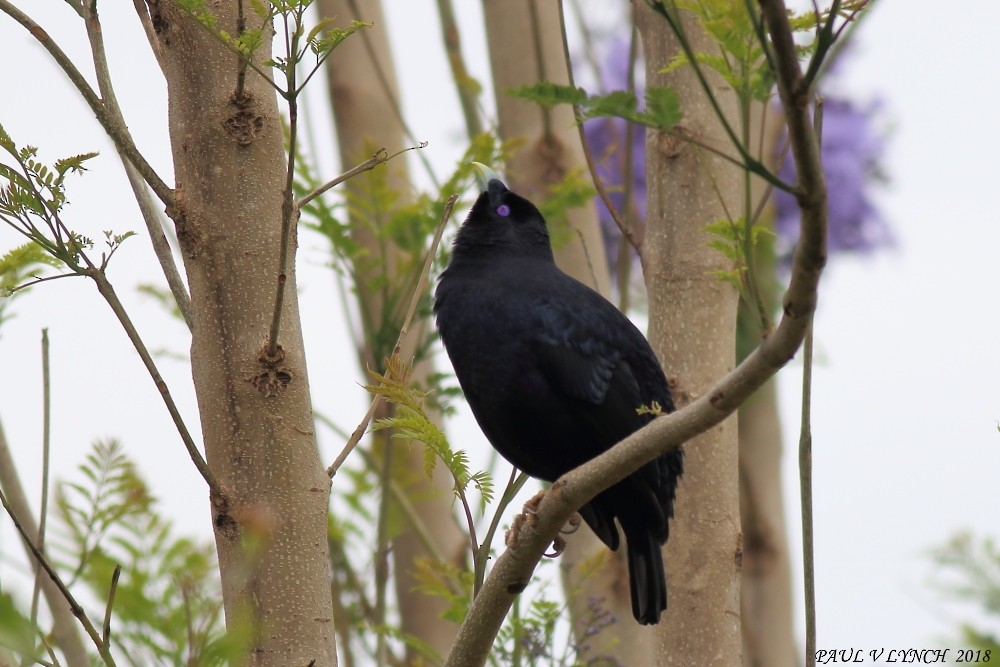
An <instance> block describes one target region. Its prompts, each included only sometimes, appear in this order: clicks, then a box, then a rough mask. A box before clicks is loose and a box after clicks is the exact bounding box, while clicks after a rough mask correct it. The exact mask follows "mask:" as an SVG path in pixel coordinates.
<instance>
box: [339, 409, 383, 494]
mask: <svg viewBox="0 0 1000 667" xmlns="http://www.w3.org/2000/svg"><path fill="white" fill-rule="evenodd" d="M381 404H382V397H381V396H376V397H375V398H373V399H372V402H371V405H369V406H368V412H366V413H365V416H364V417H362V418H361V422H360V423H359V424H358V426H357V428H355V429H354V432H353V433H351V437H350V439H349V440H348V441H347V443H346V444H345V445H344V448H343V449H342V450H340V454H338V455H337V458H335V459H334V460H333V463H331V464H330V467H329V468H327V469H326V474H327V475H329V477H330V479H333V476H334V475H336V474H337V471H338V470H340V466H342V465H344V461H346V460H347V457H348V456H350V454H351V452H353V451H354V448H355V447H357V446H358V443H359V442H361V438H362V436H364V434H365V431H366V430H368V424H370V423H371V421H372V417H374V416H375V411H376V410H378V407H379V405H381Z"/></svg>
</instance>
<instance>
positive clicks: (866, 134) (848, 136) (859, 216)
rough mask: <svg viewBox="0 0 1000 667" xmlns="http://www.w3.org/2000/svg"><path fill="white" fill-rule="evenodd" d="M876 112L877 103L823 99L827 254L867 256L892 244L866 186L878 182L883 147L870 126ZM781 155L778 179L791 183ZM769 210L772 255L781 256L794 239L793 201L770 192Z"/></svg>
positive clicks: (789, 163)
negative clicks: (774, 238)
mask: <svg viewBox="0 0 1000 667" xmlns="http://www.w3.org/2000/svg"><path fill="white" fill-rule="evenodd" d="M877 111H878V104H872V105H869V106H867V107H862V106H860V105H858V104H856V103H855V102H853V101H851V100H849V99H846V98H842V97H828V98H826V99H825V100H824V104H823V144H822V147H821V150H820V158H821V160H822V162H823V171H824V173H825V175H826V184H827V190H828V192H829V201H830V204H829V232H828V234H829V236H828V238H827V243H828V252H829V253H830V254H833V253H841V252H860V253H870V252H872V251H874V250H878V249H879V248H884V247H887V246H891V245H892V244H893V237H892V233H891V232H890V230H889V227H888V225H887V224H886V222H885V219H884V218H883V217H882V216H881V215H880V214H879V212H878V209H877V208H876V206H875V203H874V201H873V200H872V184H873V183H875V182H877V181H878V180H879V159H880V158H881V156H882V152H883V150H884V148H885V141H884V139H883V138H882V137H881V136H880V135H879V134H878V133H877V132H876V130H875V124H874V123H873V118H874V117H875V114H876V112H877ZM782 143H784V141H782ZM785 153H786V154H785V157H784V159H783V160H782V163H781V168H780V170H779V171H778V175H779V177H780V178H781V179H782V180H783V181H785V182H786V183H794V182H795V180H796V175H795V161H794V160H792V157H791V155H790V154H788V153H787V151H786V152H785ZM774 206H775V219H774V229H775V232H776V234H777V238H778V248H777V250H778V255H779V257H787V256H789V255H790V254H791V250H792V248H793V247H794V245H795V242H796V241H797V240H798V236H799V207H798V205H797V204H796V202H795V197H793V196H792V195H790V194H788V193H787V192H784V191H780V190H776V191H775V195H774Z"/></svg>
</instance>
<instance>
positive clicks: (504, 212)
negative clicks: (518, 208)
mask: <svg viewBox="0 0 1000 667" xmlns="http://www.w3.org/2000/svg"><path fill="white" fill-rule="evenodd" d="M497 215H499V216H501V217H504V218H506V217H507V216H508V215H510V206H507V204H500V205H499V206H497Z"/></svg>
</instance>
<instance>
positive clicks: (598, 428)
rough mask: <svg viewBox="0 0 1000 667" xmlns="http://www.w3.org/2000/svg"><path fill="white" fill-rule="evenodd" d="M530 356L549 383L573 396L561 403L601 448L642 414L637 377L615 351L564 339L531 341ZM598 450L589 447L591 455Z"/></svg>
mask: <svg viewBox="0 0 1000 667" xmlns="http://www.w3.org/2000/svg"><path fill="white" fill-rule="evenodd" d="M534 351H535V359H536V360H537V362H538V367H539V370H540V371H541V372H542V374H543V375H544V376H545V379H546V380H547V381H548V383H549V385H550V386H551V387H552V389H553V390H554V391H556V392H558V393H559V394H562V395H563V396H566V397H570V398H573V399H577V400H575V401H571V402H569V403H564V406H565V407H566V408H569V409H570V411H571V412H573V413H575V414H573V417H574V418H575V419H577V420H579V421H581V422H583V423H585V424H587V426H588V428H589V429H590V430H591V432H592V433H593V434H594V435H595V436H596V437H595V438H594V441H595V442H599V443H601V444H602V445H603V447H602V448H601V451H603V449H606V448H607V447H610V446H611V445H613V444H614V443H616V442H618V441H619V440H621V439H622V438H624V437H625V436H627V435H628V434H630V433H632V431H635V430H636V429H638V428H639V427H641V426H642V425H643V424H644V423H645V422H646V421H647V420H648V418H645V417H642V416H640V415H638V414H637V413H636V410H637V409H638V408H639V407H640V406H641V405H642V395H641V393H640V390H639V383H638V382H637V381H636V378H635V375H634V374H633V373H632V369H631V367H630V366H629V365H628V363H626V362H625V361H624V360H623V359H622V357H621V354H620V353H619V352H617V351H611V350H604V351H597V350H590V349H588V350H586V351H582V350H580V349H577V348H574V347H571V346H569V345H566V344H557V343H552V342H540V341H539V342H536V344H535V346H534ZM599 453H600V451H594V452H589V456H596V455H597V454H599Z"/></svg>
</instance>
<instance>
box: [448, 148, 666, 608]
mask: <svg viewBox="0 0 1000 667" xmlns="http://www.w3.org/2000/svg"><path fill="white" fill-rule="evenodd" d="M477 167H481V165H477ZM481 172H482V173H481V179H480V185H481V186H482V188H483V193H482V194H481V195H480V196H479V198H478V199H477V200H476V203H475V204H474V206H473V207H472V210H471V211H470V212H469V216H468V217H467V218H466V220H465V222H464V223H463V225H462V227H461V229H460V230H459V232H458V235H457V237H456V239H455V243H454V249H453V254H452V258H451V262H450V264H449V265H448V268H447V269H445V271H444V273H443V274H442V276H441V281H440V283H439V285H438V288H437V291H436V293H435V300H434V312H435V314H436V315H437V324H438V329H439V330H440V333H441V339H442V341H443V342H444V346H445V349H446V350H447V351H448V356H449V357H450V358H451V361H452V364H453V365H454V368H455V374H456V376H457V377H458V381H459V383H460V384H461V386H462V389H463V391H464V392H465V396H466V399H467V400H468V402H469V406H470V407H471V408H472V413H473V414H474V415H475V417H476V420H477V421H478V422H479V425H480V427H481V428H482V429H483V432H484V433H485V435H486V437H487V439H488V440H489V441H490V443H491V444H492V445H493V447H494V448H496V450H497V451H498V452H500V454H502V455H503V456H504V458H506V459H507V460H508V461H510V462H511V463H513V464H514V465H515V466H517V467H518V468H520V469H521V470H523V471H524V472H526V473H528V474H529V475H531V476H532V477H538V478H541V479H543V480H548V481H550V482H551V481H555V480H556V479H557V478H558V477H559V476H561V475H562V474H564V473H566V472H568V471H569V470H572V469H573V468H575V467H577V466H579V465H580V464H582V463H584V462H585V461H588V460H589V459H591V458H593V457H595V456H597V455H598V454H600V453H602V452H604V451H605V450H607V449H609V448H610V447H611V446H612V445H614V444H615V443H617V442H618V441H619V440H622V439H623V438H625V437H626V436H628V435H629V434H631V433H632V432H633V431H636V430H637V429H639V428H641V427H642V426H644V425H645V424H646V423H648V422H649V421H650V420H651V419H652V417H651V416H650V415H648V414H638V413H637V409H638V408H639V407H640V406H643V405H645V406H647V407H649V406H651V405H652V404H653V403H654V402H655V403H657V404H659V406H660V407H661V408H662V409H663V410H664V411H667V412H669V411H671V410H673V402H672V400H671V396H670V390H669V389H668V387H667V381H666V378H665V376H664V374H663V370H662V369H661V367H660V364H659V363H658V361H657V359H656V356H655V355H654V354H653V351H652V349H650V347H649V343H647V342H646V339H645V338H644V337H643V335H642V334H641V333H640V332H639V330H638V329H636V327H635V326H634V325H633V324H632V323H631V322H630V321H629V320H628V319H627V318H626V317H625V316H624V315H622V314H621V313H620V312H619V311H618V309H617V308H615V307H614V306H613V305H612V304H611V303H609V302H608V301H607V300H606V299H604V297H602V296H601V295H600V294H598V293H597V292H595V291H594V290H592V289H590V288H589V287H587V286H585V285H584V284H582V283H580V282H579V281H577V280H575V279H573V278H571V277H570V276H568V275H566V274H565V273H563V272H562V271H561V270H560V269H559V268H558V267H556V264H555V261H554V259H553V255H552V247H551V244H550V242H549V235H548V230H547V228H546V224H545V220H544V218H543V217H542V215H541V213H539V211H538V209H537V208H535V206H534V205H532V204H531V202H529V201H528V200H526V199H524V198H523V197H520V196H518V195H517V194H515V193H513V192H511V191H510V190H508V189H507V187H506V186H505V185H504V184H503V183H502V182H501V181H500V180H499V179H498V178H496V174H494V173H492V171H489V170H488V169H486V168H481ZM682 460H683V459H682V454H681V452H680V451H674V452H671V453H668V454H665V455H663V456H661V457H659V458H657V459H656V460H654V461H652V462H650V463H648V464H646V465H645V466H643V467H642V468H640V469H639V470H638V471H636V472H635V473H633V474H632V475H630V476H628V477H627V478H625V479H624V480H622V481H621V482H619V483H617V484H615V485H614V486H612V487H611V488H609V489H607V490H606V491H604V492H602V493H600V494H598V495H597V496H596V497H595V498H594V499H593V500H591V501H590V502H589V503H588V504H587V505H585V506H584V507H582V508H581V509H580V514H581V515H582V516H583V518H584V520H585V521H586V522H587V524H588V525H590V527H591V528H592V529H593V530H594V532H595V533H596V534H597V536H598V537H599V538H600V539H601V540H602V541H603V542H604V543H605V544H606V545H607V546H608V547H609V548H611V549H613V550H617V549H618V544H619V534H618V528H617V527H616V526H615V519H617V520H618V522H619V524H620V525H621V528H622V531H623V532H624V534H625V541H626V543H627V545H628V564H629V579H630V585H631V586H630V587H631V595H632V612H633V614H634V615H635V618H636V620H638V621H639V622H640V623H643V624H652V623H656V622H658V621H659V618H660V613H661V612H662V611H663V610H664V609H666V606H667V588H666V579H665V575H664V569H663V559H662V555H661V551H660V548H661V545H662V544H664V543H665V542H666V540H667V536H668V532H669V531H668V529H669V526H668V520H669V519H670V517H671V516H673V501H674V494H675V490H676V486H677V480H678V478H679V477H680V475H681V472H682V467H683V466H682Z"/></svg>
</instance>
